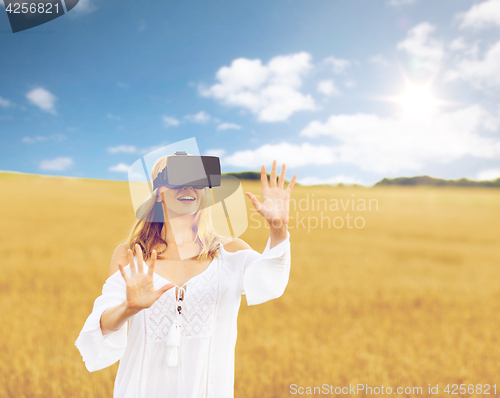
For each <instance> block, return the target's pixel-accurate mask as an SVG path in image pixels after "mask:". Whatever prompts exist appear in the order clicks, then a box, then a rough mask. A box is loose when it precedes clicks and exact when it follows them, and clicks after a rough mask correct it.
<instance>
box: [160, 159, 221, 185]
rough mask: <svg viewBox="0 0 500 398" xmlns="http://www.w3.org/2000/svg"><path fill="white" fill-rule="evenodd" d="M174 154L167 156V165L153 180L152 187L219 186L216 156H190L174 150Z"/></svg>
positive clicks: (219, 178)
mask: <svg viewBox="0 0 500 398" xmlns="http://www.w3.org/2000/svg"><path fill="white" fill-rule="evenodd" d="M175 155H176V156H169V157H168V160H167V166H166V167H165V168H164V169H163V170H162V171H161V172H160V173H159V174H158V175H157V176H156V178H155V179H154V180H153V189H156V188H158V187H159V186H165V187H167V188H170V189H180V188H183V187H193V188H195V189H202V188H206V187H208V188H212V187H218V186H220V184H221V169H220V159H219V158H218V157H216V156H191V155H188V154H187V153H186V152H175Z"/></svg>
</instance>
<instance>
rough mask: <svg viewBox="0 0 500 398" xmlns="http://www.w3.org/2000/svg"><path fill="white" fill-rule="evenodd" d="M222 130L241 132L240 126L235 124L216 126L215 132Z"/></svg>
mask: <svg viewBox="0 0 500 398" xmlns="http://www.w3.org/2000/svg"><path fill="white" fill-rule="evenodd" d="M222 130H241V126H239V125H237V124H235V123H221V124H219V125H218V126H217V131H222Z"/></svg>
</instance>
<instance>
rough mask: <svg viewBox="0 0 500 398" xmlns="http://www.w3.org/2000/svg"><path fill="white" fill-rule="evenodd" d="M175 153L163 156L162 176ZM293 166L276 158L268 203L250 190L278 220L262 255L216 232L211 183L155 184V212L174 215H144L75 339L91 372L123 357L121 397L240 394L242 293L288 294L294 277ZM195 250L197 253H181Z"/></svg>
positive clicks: (266, 187)
mask: <svg viewBox="0 0 500 398" xmlns="http://www.w3.org/2000/svg"><path fill="white" fill-rule="evenodd" d="M171 156H173V155H171ZM169 157H170V156H165V157H162V158H160V159H159V160H158V161H157V162H156V163H155V165H154V167H153V170H152V176H151V177H152V180H154V179H155V178H156V176H158V174H159V173H160V172H161V171H162V170H163V169H164V168H165V167H166V166H168V158H169ZM285 169H286V165H285V164H283V166H282V169H281V174H280V176H279V180H278V182H276V178H277V176H276V161H274V162H273V166H272V171H271V176H270V182H269V184H268V180H267V174H266V170H265V167H264V166H262V168H261V182H262V203H261V202H259V200H258V199H257V198H256V197H255V196H254V195H253V194H251V193H250V192H246V195H247V196H248V198H249V199H250V200H251V202H252V204H253V205H254V206H255V208H256V210H257V211H258V213H259V214H260V215H261V216H262V217H263V218H264V219H265V220H266V221H267V222H268V223H269V231H270V237H269V240H268V242H267V245H266V248H265V250H264V252H263V253H262V254H260V253H258V252H256V251H254V250H252V248H251V247H250V246H249V245H248V244H247V243H245V242H244V241H243V240H241V239H231V238H224V237H220V236H218V235H217V234H216V233H215V232H214V230H213V228H212V227H211V219H210V214H211V213H210V207H209V206H206V205H205V204H206V203H207V202H206V201H207V200H209V199H208V198H209V196H208V195H209V191H208V188H203V189H195V188H193V187H183V188H180V189H172V188H168V187H167V186H165V184H163V185H162V186H158V187H155V189H154V191H153V194H154V195H155V196H154V197H155V198H156V202H155V203H154V205H151V207H150V209H148V210H147V212H146V213H149V215H150V216H154V214H153V212H161V211H163V217H164V222H163V223H161V222H147V221H143V220H142V219H141V220H140V221H137V222H136V224H135V226H134V227H133V228H132V231H131V233H130V236H129V238H128V241H127V242H126V243H123V244H121V245H119V246H118V247H117V248H116V250H115V252H114V254H113V257H112V260H111V265H110V272H109V273H110V276H109V278H108V279H107V280H106V282H105V284H104V286H103V290H102V295H101V296H99V297H98V298H97V299H96V300H95V303H94V307H93V310H92V313H91V314H90V315H89V317H88V318H87V320H86V322H85V325H84V327H83V329H82V331H81V332H80V335H79V337H78V339H77V340H76V342H75V345H76V347H77V348H78V350H79V351H80V353H81V354H82V357H83V360H84V362H85V366H86V367H87V369H88V370H89V371H90V372H94V371H97V370H100V369H103V368H106V367H108V366H110V365H112V364H114V363H115V362H116V361H118V360H120V365H119V367H118V373H117V376H116V381H115V386H114V394H113V396H114V397H115V398H132V397H133V398H230V397H231V398H232V397H233V396H234V352H235V345H236V335H237V316H238V310H239V307H240V302H241V295H242V294H245V295H246V299H247V303H248V305H255V304H260V303H264V302H266V301H268V300H271V299H275V298H278V297H280V296H281V295H282V294H283V292H284V290H285V288H286V285H287V284H288V278H289V272H290V241H289V237H290V234H289V232H288V230H287V223H288V212H289V201H290V193H291V191H292V188H293V186H294V184H295V180H296V177H297V176H296V175H294V176H293V178H292V180H291V181H290V183H289V184H288V187H287V188H286V189H285V188H284V183H285ZM150 219H154V218H150ZM181 252H182V253H183V254H184V255H183V256H180V255H179V253H181ZM186 253H188V255H187V256H189V253H192V256H193V258H188V259H184V260H181V259H180V258H186V257H187V256H186V255H185V254H186ZM134 254H135V256H134ZM126 263H128V265H127V266H125V267H124V266H123V264H126ZM127 321H128V324H129V328H128V330H127V326H126V325H127ZM127 332H128V333H127Z"/></svg>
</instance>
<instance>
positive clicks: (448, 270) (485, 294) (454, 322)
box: [0, 173, 500, 398]
mask: <svg viewBox="0 0 500 398" xmlns="http://www.w3.org/2000/svg"><path fill="white" fill-rule="evenodd" d="M243 187H244V189H245V190H250V191H251V192H253V193H254V194H260V186H259V183H257V182H247V181H244V182H243ZM0 193H1V195H0V201H1V206H0V220H1V228H0V238H1V239H0V313H1V319H2V321H3V326H2V328H1V329H0V352H1V357H0V358H1V359H0V397H15V398H22V397H30V398H35V397H43V398H45V397H50V398H57V397H65V398H66V397H74V398H77V397H85V398H97V397H112V394H113V384H114V379H115V375H116V371H117V368H118V363H116V364H114V365H113V366H111V367H109V368H106V369H103V370H101V371H98V372H94V373H89V372H88V371H87V370H86V368H85V366H84V363H83V361H82V358H81V356H80V353H79V352H78V350H77V349H76V347H75V346H74V342H75V340H76V338H77V337H78V333H79V332H80V330H81V328H82V327H83V324H84V322H85V319H86V318H87V316H88V315H89V314H90V312H91V310H92V305H93V302H94V300H95V298H96V297H97V296H99V295H100V293H101V289H102V285H103V283H104V281H105V280H106V278H107V277H108V269H109V262H110V259H111V255H112V253H113V251H114V249H115V247H116V246H117V245H118V244H119V243H121V242H122V241H124V240H125V238H126V234H127V232H128V230H129V228H130V226H131V225H132V223H133V222H134V214H133V209H132V205H131V202H130V199H129V192H128V184H127V183H126V182H115V181H104V180H91V179H79V178H63V177H47V176H38V175H25V174H15V173H0ZM313 195H314V196H313ZM292 198H293V201H294V203H292V205H294V206H295V209H294V208H293V206H292V209H291V216H293V217H294V218H293V219H292V220H291V221H290V241H291V250H292V269H291V274H290V281H289V284H288V287H287V289H286V292H285V294H284V295H283V296H282V297H281V298H279V299H277V300H272V301H269V302H267V303H264V304H261V305H257V306H251V307H248V306H247V305H246V301H245V299H244V297H243V300H242V305H241V309H240V314H239V319H238V342H237V346H236V374H235V397H237V398H250V397H251V398H273V397H289V396H342V397H344V396H345V397H351V396H352V397H365V396H367V397H368V396H381V395H380V394H379V395H376V394H369V393H366V392H359V393H354V394H353V393H351V392H347V393H342V392H340V393H338V394H336V393H335V392H333V394H330V395H325V394H319V393H318V392H316V394H314V395H313V394H305V393H304V394H299V393H297V394H292V390H291V388H292V387H291V386H292V385H294V386H296V388H298V387H304V388H305V387H314V386H316V387H318V386H323V385H325V384H326V385H328V386H332V388H335V387H340V388H341V387H346V386H349V385H358V384H362V385H367V386H371V387H377V386H378V387H380V386H384V388H386V387H388V386H390V387H391V388H393V389H394V390H395V389H396V388H397V387H403V388H404V387H415V386H417V387H422V388H423V390H422V391H423V392H422V393H419V392H418V391H417V392H414V391H412V392H410V393H403V394H394V393H393V394H392V395H393V396H394V397H396V396H398V397H399V396H403V397H424V396H432V397H445V396H465V397H469V396H494V394H493V390H492V389H491V390H490V395H484V394H483V395H480V394H477V393H475V392H473V393H470V394H469V393H465V394H458V395H448V394H447V393H445V392H444V388H445V387H446V385H452V384H457V385H460V384H465V385H467V386H468V385H472V384H474V385H478V384H481V385H482V386H484V385H486V384H489V385H490V386H492V385H494V384H497V382H498V385H497V389H500V378H499V375H500V345H499V344H498V343H499V337H498V336H499V333H500V332H499V330H498V325H499V319H498V318H499V316H500V315H499V314H500V286H499V281H500V266H499V265H500V250H499V248H500V245H499V243H500V233H499V229H500V190H495V189H480V188H477V189H464V188H430V187H380V188H379V187H373V188H364V187H347V186H345V187H326V186H325V187H319V186H318V187H303V186H299V185H296V187H295V188H294V190H293V193H292ZM301 199H302V202H300V200H301ZM369 199H372V201H371V202H370V204H371V205H372V208H371V210H370V209H368V208H367V209H366V210H363V208H362V206H359V207H358V204H361V203H362V202H363V201H365V202H366V203H367V204H368V200H369ZM347 200H350V202H347ZM352 200H355V203H356V206H355V208H354V210H353V208H352V206H351V205H352ZM336 201H337V203H340V205H339V206H340V209H338V210H336V209H335V208H334V207H335V206H334V204H335V202H336ZM325 203H328V208H325V207H321V208H320V210H318V208H317V205H318V204H321V205H324V204H325ZM247 204H248V206H249V215H250V216H251V218H250V221H249V228H248V229H247V231H246V232H245V234H244V235H243V236H241V238H242V239H244V240H245V241H246V242H248V243H249V244H250V245H251V246H252V247H253V248H254V249H255V250H258V251H260V252H262V250H263V249H264V246H265V244H266V241H267V233H268V232H267V230H266V229H265V228H264V225H263V224H262V225H261V226H260V227H259V225H258V224H259V223H258V218H257V217H255V216H256V214H253V213H254V212H253V211H251V209H250V205H249V201H248V199H247ZM306 204H307V206H306ZM312 204H315V207H314V209H312ZM346 204H347V205H346ZM300 205H302V207H301V209H300V208H299V207H300ZM342 205H344V206H345V207H346V209H345V210H344V209H343V208H342ZM375 205H377V207H375ZM306 207H307V208H306ZM367 207H368V205H367ZM321 213H323V214H321ZM348 213H349V215H350V216H351V217H352V218H353V219H352V220H351V221H350V223H351V224H350V226H351V228H349V227H348V226H347V222H346V220H347V218H346V217H348V216H347V214H348ZM322 217H323V221H324V225H323V228H321V226H320V225H318V226H316V227H314V225H315V222H318V221H320V220H321V218H322ZM325 217H326V218H328V217H329V218H330V219H332V220H333V219H334V218H335V217H338V218H337V219H336V223H337V224H335V225H330V227H328V224H327V220H326V218H325ZM355 218H358V219H357V223H358V224H357V225H358V227H359V228H357V227H356V226H353V221H354V219H355ZM341 220H342V221H343V222H344V225H343V226H342V227H340V221H341ZM362 223H363V226H362V227H360V226H361V225H362ZM429 385H431V386H436V385H437V386H438V387H439V389H438V393H437V394H433V395H430V394H429V393H428V386H429ZM304 392H305V390H304Z"/></svg>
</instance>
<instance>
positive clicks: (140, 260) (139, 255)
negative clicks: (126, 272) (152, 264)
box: [135, 243, 144, 274]
mask: <svg viewBox="0 0 500 398" xmlns="http://www.w3.org/2000/svg"><path fill="white" fill-rule="evenodd" d="M135 251H136V253H137V255H136V257H137V269H138V271H137V272H138V273H139V274H143V273H144V267H143V264H144V258H143V257H142V249H141V246H139V245H138V244H137V243H136V244H135Z"/></svg>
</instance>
